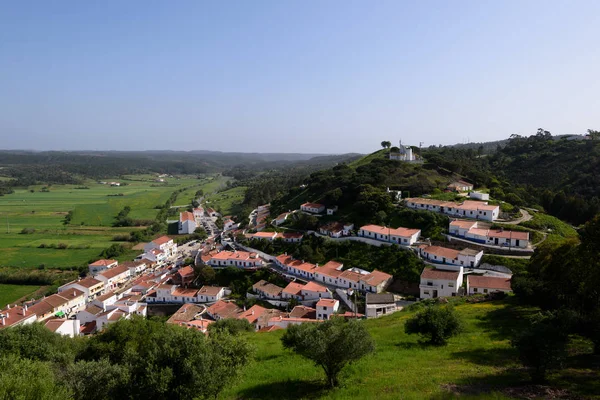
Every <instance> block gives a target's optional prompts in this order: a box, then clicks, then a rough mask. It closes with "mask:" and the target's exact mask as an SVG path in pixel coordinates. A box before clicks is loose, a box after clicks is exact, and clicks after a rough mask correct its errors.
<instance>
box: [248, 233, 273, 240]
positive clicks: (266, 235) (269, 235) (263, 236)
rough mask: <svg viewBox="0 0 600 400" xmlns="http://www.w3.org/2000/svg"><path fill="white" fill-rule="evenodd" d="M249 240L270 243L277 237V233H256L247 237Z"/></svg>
mask: <svg viewBox="0 0 600 400" xmlns="http://www.w3.org/2000/svg"><path fill="white" fill-rule="evenodd" d="M248 236H249V237H250V238H251V239H261V240H267V241H269V242H272V241H273V240H275V237H277V232H256V233H253V234H250V235H248Z"/></svg>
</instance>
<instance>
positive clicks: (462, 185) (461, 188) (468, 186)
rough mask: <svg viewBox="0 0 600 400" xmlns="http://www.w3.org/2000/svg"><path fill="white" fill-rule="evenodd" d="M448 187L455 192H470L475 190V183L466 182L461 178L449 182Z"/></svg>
mask: <svg viewBox="0 0 600 400" xmlns="http://www.w3.org/2000/svg"><path fill="white" fill-rule="evenodd" d="M446 189H448V190H452V191H454V192H469V191H471V190H473V184H472V183H469V182H465V181H463V180H459V181H456V182H452V183H451V184H449V185H448V186H447V187H446Z"/></svg>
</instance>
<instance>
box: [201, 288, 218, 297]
mask: <svg viewBox="0 0 600 400" xmlns="http://www.w3.org/2000/svg"><path fill="white" fill-rule="evenodd" d="M222 289H223V288H222V287H221V286H202V287H201V288H200V290H199V291H198V294H203V295H205V296H216V295H218V294H219V292H221V290H222Z"/></svg>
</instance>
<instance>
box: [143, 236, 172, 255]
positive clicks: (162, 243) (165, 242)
mask: <svg viewBox="0 0 600 400" xmlns="http://www.w3.org/2000/svg"><path fill="white" fill-rule="evenodd" d="M154 249H156V250H162V251H164V253H165V255H166V256H167V258H170V257H174V256H176V255H177V244H176V243H174V242H173V239H171V238H170V237H168V236H161V237H159V238H157V239H154V240H153V241H151V242H149V243H146V245H145V246H144V251H145V252H149V251H150V250H154Z"/></svg>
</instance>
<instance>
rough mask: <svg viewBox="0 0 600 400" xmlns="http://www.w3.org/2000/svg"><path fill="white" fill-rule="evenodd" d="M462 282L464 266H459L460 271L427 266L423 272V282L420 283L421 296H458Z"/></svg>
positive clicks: (426, 297) (425, 297)
mask: <svg viewBox="0 0 600 400" xmlns="http://www.w3.org/2000/svg"><path fill="white" fill-rule="evenodd" d="M462 283H463V267H459V270H458V271H447V270H443V269H439V268H427V267H425V269H424V270H423V272H422V273H421V283H420V284H419V291H420V297H421V298H422V299H433V298H436V297H451V296H456V294H457V293H458V290H459V289H460V287H461V286H462Z"/></svg>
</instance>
